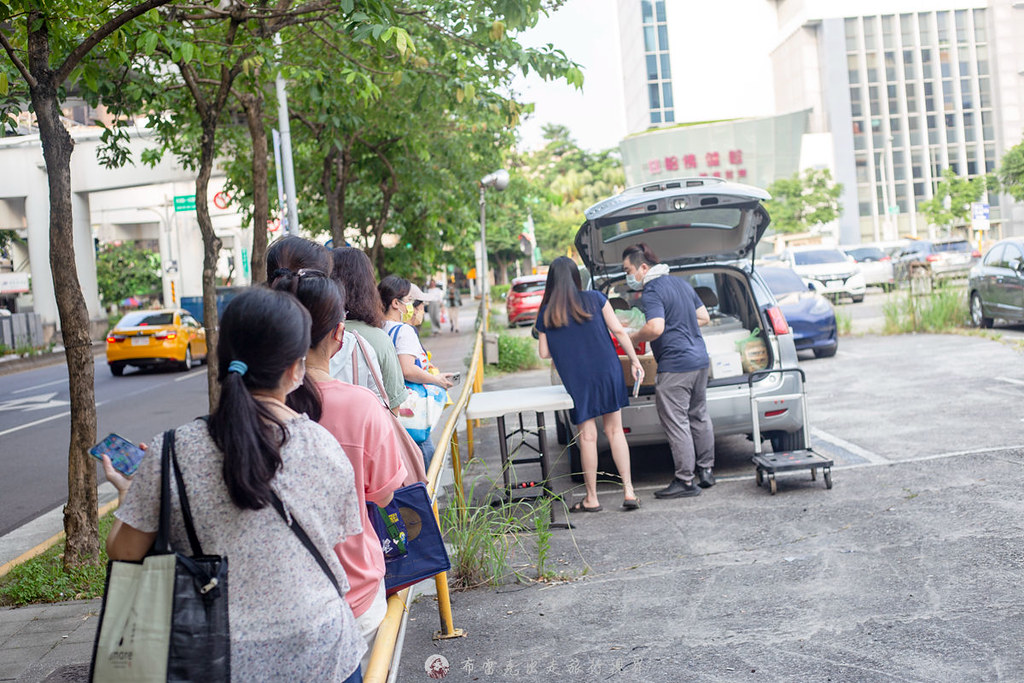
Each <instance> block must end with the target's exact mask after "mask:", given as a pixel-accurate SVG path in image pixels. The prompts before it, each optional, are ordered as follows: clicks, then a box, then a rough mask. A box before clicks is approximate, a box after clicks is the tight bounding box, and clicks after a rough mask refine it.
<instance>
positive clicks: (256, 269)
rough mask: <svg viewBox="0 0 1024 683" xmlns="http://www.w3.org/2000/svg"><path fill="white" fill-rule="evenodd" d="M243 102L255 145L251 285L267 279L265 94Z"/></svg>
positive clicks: (267, 192)
mask: <svg viewBox="0 0 1024 683" xmlns="http://www.w3.org/2000/svg"><path fill="white" fill-rule="evenodd" d="M255 90H256V91H255V92H254V93H253V94H252V95H249V96H246V97H245V98H244V99H243V102H242V107H243V108H244V109H245V119H246V122H247V123H248V125H249V138H250V140H251V141H252V257H251V258H250V259H249V265H250V272H251V273H252V283H253V284H254V285H256V284H260V283H262V282H264V281H266V279H267V221H268V220H270V188H269V180H268V178H267V173H268V164H267V129H266V127H265V126H264V125H263V91H262V90H260V89H259V85H258V84H257V85H256V86H255Z"/></svg>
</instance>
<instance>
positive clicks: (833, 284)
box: [825, 280, 843, 289]
mask: <svg viewBox="0 0 1024 683" xmlns="http://www.w3.org/2000/svg"><path fill="white" fill-rule="evenodd" d="M825 286H826V287H828V288H829V289H842V287H843V281H842V280H829V281H828V282H826V283H825Z"/></svg>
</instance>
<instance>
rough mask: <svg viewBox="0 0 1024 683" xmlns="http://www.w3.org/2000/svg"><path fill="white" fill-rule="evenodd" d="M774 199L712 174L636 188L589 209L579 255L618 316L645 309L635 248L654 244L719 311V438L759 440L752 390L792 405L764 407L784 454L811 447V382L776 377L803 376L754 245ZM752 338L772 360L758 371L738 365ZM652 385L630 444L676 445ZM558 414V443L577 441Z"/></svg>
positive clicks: (711, 389)
mask: <svg viewBox="0 0 1024 683" xmlns="http://www.w3.org/2000/svg"><path fill="white" fill-rule="evenodd" d="M769 198H770V197H769V195H768V193H767V192H765V191H764V190H760V189H758V188H755V187H750V186H747V185H740V184H736V183H729V182H725V181H723V180H721V179H718V178H709V177H700V178H681V179H674V180H667V181H663V182H658V183H651V184H647V185H642V186H637V187H632V188H629V189H627V190H625V191H624V192H622V193H621V194H618V195H616V196H614V197H611V198H610V199H606V200H604V201H602V202H599V203H598V204H595V205H594V206H592V207H590V208H589V209H587V210H586V212H585V215H586V221H585V222H584V223H583V225H582V226H581V227H580V229H579V231H578V232H577V234H576V249H577V251H578V252H579V254H580V256H581V258H582V259H583V261H584V264H585V266H586V268H587V270H588V271H589V272H590V276H591V282H590V288H592V289H596V290H599V291H601V292H603V293H604V294H605V295H606V296H608V298H609V300H610V301H611V303H612V306H613V308H616V309H629V308H631V307H633V306H639V301H640V292H634V291H631V290H630V289H629V288H628V287H627V286H626V276H625V273H624V272H623V270H622V252H623V250H624V249H626V247H629V246H631V245H633V244H637V243H640V242H645V243H647V244H648V245H649V246H650V247H651V249H652V250H653V251H654V253H655V254H656V255H657V256H658V258H659V259H660V260H661V262H662V263H665V264H667V265H669V267H670V269H671V276H673V277H681V278H686V279H687V280H688V281H689V282H690V284H691V285H693V286H694V288H695V289H696V291H697V294H698V295H699V296H700V297H701V299H702V300H703V302H704V304H705V306H706V307H707V309H708V312H709V313H710V314H711V323H710V324H709V325H707V326H705V327H702V328H701V332H702V334H703V336H704V340H705V343H706V344H707V346H708V349H709V353H710V355H711V356H712V373H713V376H712V377H711V379H709V381H708V391H707V400H708V412H709V414H710V416H711V420H712V422H713V423H714V430H715V436H716V437H721V436H727V435H735V434H747V435H750V433H751V431H752V429H753V426H752V425H753V421H752V419H751V412H750V411H751V408H750V406H751V393H753V395H754V396H756V397H758V398H760V399H770V398H771V397H772V396H775V395H777V396H780V397H785V398H780V399H778V400H776V401H770V400H762V401H759V403H758V405H759V406H760V408H759V412H760V417H759V422H760V431H761V435H760V436H761V437H763V438H767V439H769V440H770V441H771V444H772V447H773V448H774V449H775V450H776V451H780V450H794V449H799V448H803V447H804V433H803V415H802V412H801V402H800V400H799V399H795V398H794V395H795V396H799V395H801V394H802V393H803V381H802V379H801V375H800V373H799V372H771V371H773V370H784V369H795V368H796V367H797V355H796V347H795V346H794V343H793V335H792V333H791V332H790V329H789V326H788V324H787V323H786V319H785V316H784V315H783V314H782V311H781V310H780V309H779V307H778V303H777V302H776V300H775V297H774V296H773V295H772V293H771V291H770V290H769V289H768V287H767V285H766V284H765V283H764V281H763V280H762V279H761V277H760V276H759V275H758V274H757V272H756V271H755V270H754V262H753V259H754V247H755V246H756V245H757V243H758V241H759V240H760V239H761V237H762V235H764V232H765V230H766V229H767V227H768V224H769V222H770V218H769V217H768V213H767V211H765V209H764V207H763V206H762V202H763V201H765V200H767V199H769ZM584 281H586V278H584ZM752 339H754V340H756V339H760V340H762V341H763V346H764V350H765V351H766V354H764V355H763V356H762V357H761V359H760V360H759V361H758V363H757V365H756V366H752V365H751V364H749V363H744V364H743V367H742V369H740V368H737V367H735V364H734V363H732V362H731V361H732V359H733V358H735V356H733V353H734V351H735V349H736V342H737V341H740V340H747V341H750V340H752ZM609 343H612V342H611V340H609ZM647 353H648V354H649V353H650V349H649V347H648V350H647ZM718 359H721V360H722V361H725V360H726V359H728V361H729V362H718ZM582 362H585V361H582ZM647 363H653V359H648V360H647V362H645V365H646V364H647ZM716 368H718V369H719V372H718V373H717V376H714V375H715V374H716V373H715V370H716ZM553 381H555V382H557V381H558V380H557V375H553ZM650 381H651V384H650V385H648V386H643V387H641V390H640V395H639V396H638V397H632V396H631V397H630V401H629V406H628V407H626V408H624V409H623V410H622V424H623V428H624V430H625V431H626V439H627V441H628V442H629V443H630V445H649V444H660V443H665V442H666V441H667V439H666V436H665V432H664V430H663V429H662V427H661V421H660V420H659V419H658V412H657V408H656V406H655V402H654V391H655V389H654V386H653V377H651V378H650ZM630 386H631V385H630ZM555 417H556V427H557V433H558V439H559V443H562V444H565V443H569V442H570V441H571V440H572V437H573V436H575V426H574V425H571V424H570V421H569V413H568V411H563V412H560V413H558V414H556V416H555ZM598 435H599V439H601V441H600V443H599V444H598V447H599V448H600V449H606V448H607V447H608V445H607V443H606V442H605V437H604V432H603V431H602V430H601V429H600V428H599V429H598ZM569 453H570V458H571V466H572V471H574V472H578V471H579V465H580V463H579V451H578V449H576V448H575V446H572V447H570V449H569Z"/></svg>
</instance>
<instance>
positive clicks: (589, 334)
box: [537, 256, 644, 512]
mask: <svg viewBox="0 0 1024 683" xmlns="http://www.w3.org/2000/svg"><path fill="white" fill-rule="evenodd" d="M537 331H538V332H539V333H540V337H539V341H540V357H541V358H551V359H552V361H553V362H554V364H555V369H556V370H558V375H559V377H561V378H562V384H564V385H565V390H566V391H568V392H569V395H570V396H572V400H573V403H574V404H575V407H574V408H573V409H572V410H571V411H570V412H569V416H570V418H571V419H572V421H573V424H575V425H577V429H578V431H579V449H580V462H581V464H582V465H583V482H584V485H585V486H586V490H587V492H586V496H585V497H584V498H583V500H580V501H579V502H577V503H576V504H575V505H573V506H572V507H571V508H569V510H570V511H571V512H600V511H601V503H600V501H598V499H597V418H598V416H600V417H601V422H602V424H603V426H604V433H605V436H607V437H608V443H609V445H610V446H611V449H612V459H613V460H614V461H615V467H616V468H617V469H618V470H619V476H620V477H621V478H622V489H623V491H622V493H623V500H622V508H623V509H624V510H635V509H637V508H638V507H640V499H639V498H637V496H636V493H635V492H634V491H633V481H632V478H631V477H630V467H629V445H628V444H627V443H626V435H625V434H624V433H623V431H622V408H624V407H625V406H628V405H629V395H628V394H627V393H626V382H625V379H624V378H623V376H622V364H621V363H620V362H619V358H618V356H617V355H616V353H615V347H614V346H612V342H611V339H610V338H609V333H611V334H613V335H615V338H616V339H617V340H618V341H619V345H620V346H622V348H623V349H625V350H626V354H627V355H628V356H629V360H630V363H631V366H632V373H633V379H634V381H637V382H639V381H642V380H643V378H644V370H643V367H642V366H641V365H640V359H639V358H637V356H636V351H634V350H633V345H632V344H631V343H630V341H629V335H627V334H626V330H625V329H624V328H623V327H622V323H620V322H619V319H618V318H616V317H615V312H614V311H612V306H611V304H609V303H608V299H607V298H606V297H605V295H604V294H601V293H600V292H596V291H589V292H581V291H580V271H579V268H577V267H576V263H575V262H574V261H573V260H572V259H570V258H567V257H565V256H560V257H558V258H556V259H555V260H554V261H553V262H552V263H551V266H550V267H549V268H548V279H547V283H546V284H545V286H544V299H543V300H542V301H541V304H540V309H539V310H538V311H537Z"/></svg>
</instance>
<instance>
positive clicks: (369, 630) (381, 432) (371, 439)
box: [274, 273, 406, 671]
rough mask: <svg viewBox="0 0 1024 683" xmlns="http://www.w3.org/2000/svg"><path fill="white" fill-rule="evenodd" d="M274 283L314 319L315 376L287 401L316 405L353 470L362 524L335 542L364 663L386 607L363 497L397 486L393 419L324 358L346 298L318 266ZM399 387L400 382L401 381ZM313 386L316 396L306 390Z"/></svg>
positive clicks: (380, 496)
mask: <svg viewBox="0 0 1024 683" xmlns="http://www.w3.org/2000/svg"><path fill="white" fill-rule="evenodd" d="M274 287H275V288H276V289H279V290H281V291H285V292H289V293H291V294H294V295H295V297H296V298H298V300H299V303H301V304H302V305H303V306H304V307H305V308H306V310H307V311H309V314H310V318H311V321H312V327H311V331H310V341H309V344H310V346H309V353H308V354H307V355H306V375H307V376H308V377H309V379H311V380H312V381H313V385H312V387H310V386H309V385H307V384H303V386H301V387H299V388H298V389H296V390H295V391H294V392H293V393H292V394H291V395H290V396H289V402H290V403H293V404H294V405H295V406H296V407H299V406H300V405H308V406H310V409H312V410H316V409H317V406H319V411H318V412H316V413H312V412H311V413H309V416H310V417H311V418H312V419H314V420H316V421H317V422H319V423H320V424H321V425H323V426H324V427H326V428H327V430H328V431H329V432H330V433H331V434H332V435H334V438H335V439H337V440H338V443H339V444H340V445H341V447H342V449H343V450H344V451H345V455H346V456H347V457H348V459H349V462H351V463H352V469H353V470H354V471H355V483H356V495H357V496H358V498H359V512H360V521H361V523H362V526H363V531H362V533H360V534H356V535H353V536H350V537H348V538H347V539H345V540H344V541H343V542H341V543H339V544H338V545H336V546H335V547H334V551H335V553H336V554H337V555H338V559H339V560H340V561H341V566H342V567H343V568H344V569H345V575H346V576H347V577H348V582H349V591H348V593H347V594H346V595H345V599H346V600H347V601H348V604H349V606H350V607H351V608H352V613H353V614H354V615H355V617H356V624H357V625H358V627H359V631H360V634H361V635H362V637H363V639H364V641H365V642H366V647H367V650H366V654H365V655H364V657H363V661H362V663H361V669H362V670H363V671H365V670H366V665H367V664H368V663H369V661H368V660H369V654H370V650H371V649H372V647H373V641H374V639H375V638H376V637H377V628H378V627H379V626H380V623H381V621H383V620H384V615H385V613H386V612H387V609H388V605H387V596H386V594H385V588H384V572H385V566H384V553H383V551H382V550H381V543H380V539H379V538H378V537H377V534H376V532H375V531H374V529H373V526H372V525H371V523H370V519H369V516H368V514H367V508H366V502H367V501H370V502H371V503H375V504H376V505H379V506H381V507H384V506H385V505H387V504H388V503H390V502H391V499H392V497H393V493H394V491H395V489H397V488H399V487H400V486H401V485H402V481H403V480H404V479H405V476H406V470H405V466H404V465H403V464H402V458H401V443H400V442H399V441H398V438H397V436H396V432H395V425H394V418H392V417H391V416H389V415H388V414H387V409H386V408H385V407H384V406H382V405H381V404H380V402H378V401H377V400H376V399H375V398H374V395H373V394H372V393H371V392H370V391H369V390H368V389H366V388H364V387H361V386H357V385H355V384H348V383H345V382H341V381H339V380H337V379H335V378H334V377H332V376H331V372H330V361H331V357H332V356H334V355H336V354H337V353H338V352H339V351H340V350H341V347H342V336H343V332H344V330H345V324H346V323H345V307H346V305H347V302H346V300H345V297H344V296H343V295H342V293H341V291H340V290H339V289H338V287H337V286H336V285H335V283H334V282H333V281H332V280H331V279H329V278H327V277H326V276H325V275H323V274H321V273H315V274H312V275H296V276H284V277H281V278H278V280H277V282H276V283H275V285H274ZM403 386H404V385H403ZM311 389H312V391H313V392H316V393H317V394H318V395H313V394H312V393H311Z"/></svg>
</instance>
